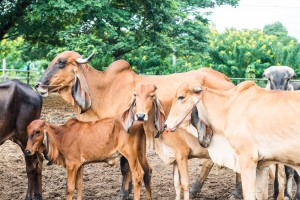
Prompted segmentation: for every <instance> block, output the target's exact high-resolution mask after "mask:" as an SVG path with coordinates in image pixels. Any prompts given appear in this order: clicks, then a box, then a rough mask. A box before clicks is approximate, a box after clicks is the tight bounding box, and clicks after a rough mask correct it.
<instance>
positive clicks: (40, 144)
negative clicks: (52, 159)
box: [25, 120, 48, 155]
mask: <svg viewBox="0 0 300 200" xmlns="http://www.w3.org/2000/svg"><path fill="white" fill-rule="evenodd" d="M27 136H28V140H27V145H26V149H25V155H33V154H35V152H37V151H38V152H41V153H44V155H47V154H48V152H47V151H48V138H47V137H48V135H47V130H46V122H45V121H43V120H34V121H32V122H31V123H30V124H29V125H28V127H27Z"/></svg>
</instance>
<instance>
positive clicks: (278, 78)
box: [263, 66, 296, 90]
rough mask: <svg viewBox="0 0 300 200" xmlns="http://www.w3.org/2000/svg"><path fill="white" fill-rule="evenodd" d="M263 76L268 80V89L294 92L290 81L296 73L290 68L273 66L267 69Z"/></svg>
mask: <svg viewBox="0 0 300 200" xmlns="http://www.w3.org/2000/svg"><path fill="white" fill-rule="evenodd" d="M263 76H265V77H267V78H268V83H267V86H266V88H267V89H269V90H294V89H293V86H292V85H291V84H290V80H291V78H292V77H294V76H296V73H295V71H294V70H293V69H292V68H290V67H288V66H271V67H269V68H267V69H265V71H264V73H263Z"/></svg>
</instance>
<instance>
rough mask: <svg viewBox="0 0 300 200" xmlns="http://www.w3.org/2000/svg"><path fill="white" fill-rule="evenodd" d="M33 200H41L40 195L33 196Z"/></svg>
mask: <svg viewBox="0 0 300 200" xmlns="http://www.w3.org/2000/svg"><path fill="white" fill-rule="evenodd" d="M33 200H43V196H42V194H34V197H33Z"/></svg>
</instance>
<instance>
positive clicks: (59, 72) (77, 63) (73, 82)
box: [35, 51, 94, 113]
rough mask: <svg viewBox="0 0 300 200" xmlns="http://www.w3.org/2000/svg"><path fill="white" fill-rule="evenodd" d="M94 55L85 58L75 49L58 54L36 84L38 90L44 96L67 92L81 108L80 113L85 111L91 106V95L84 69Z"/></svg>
mask: <svg viewBox="0 0 300 200" xmlns="http://www.w3.org/2000/svg"><path fill="white" fill-rule="evenodd" d="M93 55H94V53H92V54H91V55H90V56H89V57H88V58H86V59H83V58H81V56H80V55H79V54H78V53H76V52H73V51H65V52H62V53H60V54H58V55H57V56H56V57H55V58H54V59H53V60H52V61H51V63H50V64H49V65H48V68H47V69H46V71H45V73H44V74H43V76H42V77H41V78H40V80H39V82H38V83H37V84H36V86H35V88H36V90H37V91H38V92H39V93H40V94H41V95H42V96H47V95H48V93H49V92H50V93H51V92H60V93H67V95H69V96H70V98H73V100H74V102H75V103H76V105H77V106H78V107H79V108H80V113H83V112H85V111H86V110H87V109H89V108H90V106H91V97H90V94H89V89H88V86H87V83H86V80H85V77H84V75H83V70H85V68H84V67H85V66H84V65H85V64H87V63H88V62H89V61H90V60H91V59H92V58H93Z"/></svg>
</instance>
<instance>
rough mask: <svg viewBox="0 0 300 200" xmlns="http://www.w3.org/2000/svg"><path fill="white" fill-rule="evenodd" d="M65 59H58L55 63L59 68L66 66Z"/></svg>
mask: <svg viewBox="0 0 300 200" xmlns="http://www.w3.org/2000/svg"><path fill="white" fill-rule="evenodd" d="M66 63H67V61H65V60H58V61H57V65H58V67H59V68H64V67H65V66H66Z"/></svg>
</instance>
